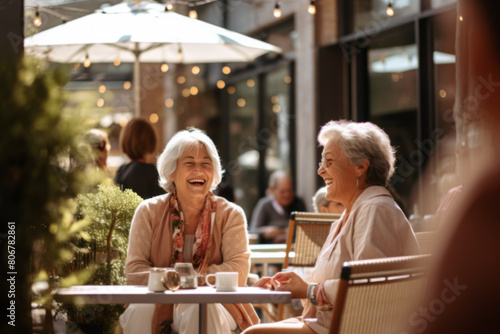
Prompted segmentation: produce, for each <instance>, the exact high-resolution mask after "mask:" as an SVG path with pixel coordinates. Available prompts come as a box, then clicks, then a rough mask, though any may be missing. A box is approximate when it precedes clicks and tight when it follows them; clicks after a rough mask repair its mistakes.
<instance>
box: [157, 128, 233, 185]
mask: <svg viewBox="0 0 500 334" xmlns="http://www.w3.org/2000/svg"><path fill="white" fill-rule="evenodd" d="M198 144H203V145H204V146H205V148H206V150H207V153H208V155H209V156H210V160H211V161H212V167H213V172H214V178H213V181H212V185H211V187H210V190H212V191H213V190H215V188H217V186H218V185H219V183H220V181H221V180H222V173H223V172H224V171H223V170H222V167H221V163H220V157H219V152H217V148H216V147H215V144H214V142H213V141H212V139H210V137H209V136H207V135H206V134H205V132H203V131H202V130H200V129H196V128H188V129H187V130H182V131H179V132H177V133H176V134H175V135H174V136H173V137H172V138H171V139H170V140H169V142H168V143H167V146H166V147H165V149H164V150H163V152H162V153H161V154H160V156H159V157H158V161H157V164H156V165H157V168H158V174H159V175H160V180H159V183H160V186H161V187H162V188H163V189H165V191H166V192H168V193H172V194H173V193H174V191H175V184H174V183H173V182H172V181H171V180H170V176H171V175H172V174H173V173H174V172H175V170H176V168H177V160H179V158H180V157H181V156H182V154H184V151H186V149H189V148H192V147H194V146H197V145H198Z"/></svg>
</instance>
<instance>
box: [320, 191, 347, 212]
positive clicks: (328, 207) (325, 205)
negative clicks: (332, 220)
mask: <svg viewBox="0 0 500 334" xmlns="http://www.w3.org/2000/svg"><path fill="white" fill-rule="evenodd" d="M313 207H314V211H315V212H319V213H338V214H341V213H342V212H344V209H345V208H344V205H343V204H342V203H339V202H335V201H329V200H327V199H326V187H321V188H319V189H318V191H316V193H315V194H314V196H313Z"/></svg>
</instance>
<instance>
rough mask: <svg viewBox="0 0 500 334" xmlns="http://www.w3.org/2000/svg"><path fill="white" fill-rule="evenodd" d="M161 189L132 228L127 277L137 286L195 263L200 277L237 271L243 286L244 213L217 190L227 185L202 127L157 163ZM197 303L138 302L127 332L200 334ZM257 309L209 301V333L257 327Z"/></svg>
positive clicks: (125, 319) (177, 138)
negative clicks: (154, 271) (158, 272)
mask: <svg viewBox="0 0 500 334" xmlns="http://www.w3.org/2000/svg"><path fill="white" fill-rule="evenodd" d="M157 165H158V173H159V175H160V185H161V186H162V187H163V188H164V189H165V190H166V191H167V192H168V194H166V195H160V196H157V197H153V198H151V199H149V200H146V201H144V202H142V203H141V204H140V205H139V207H138V208H137V211H136V213H135V215H134V218H133V221H132V225H131V228H130V239H129V246H128V254H127V262H126V267H125V272H126V275H127V281H128V283H129V284H133V285H147V282H148V273H149V271H150V269H151V268H153V267H160V268H166V267H173V266H174V265H175V263H177V262H191V263H192V264H193V267H194V268H195V269H196V271H197V272H198V273H199V274H203V275H205V274H211V273H215V272H219V271H232V272H238V281H239V282H238V283H239V285H240V286H243V285H244V284H245V282H246V279H247V276H248V271H249V258H250V252H249V250H248V243H247V242H242V240H243V241H246V240H248V238H247V232H246V230H247V227H246V219H245V214H244V212H243V210H242V209H241V208H240V207H239V206H237V205H236V204H233V203H231V202H228V201H226V200H225V199H223V198H221V197H217V196H214V195H213V194H212V191H213V190H214V189H215V188H216V187H217V185H218V184H219V183H220V181H221V175H222V170H221V165H220V160H219V154H218V153H217V149H216V148H215V145H214V143H213V142H212V140H211V139H210V138H209V137H208V136H207V135H206V134H205V133H203V132H202V131H200V130H198V129H189V130H185V131H180V132H178V133H177V134H175V135H174V136H173V137H172V139H171V140H170V141H169V142H168V144H167V146H166V147H165V150H164V151H163V153H162V154H161V155H160V157H159V158H158V163H157ZM197 307H198V305H189V304H179V305H170V304H161V305H148V304H132V305H130V306H129V307H128V308H127V310H126V311H125V313H124V314H123V315H122V316H121V317H120V324H121V326H122V327H123V329H124V332H125V333H142V334H146V333H159V332H160V331H161V327H164V326H165V325H166V326H169V324H170V323H172V321H173V323H172V326H171V327H172V330H173V331H174V332H178V333H195V332H198V328H197V326H198V320H197V317H198V311H197V310H198V309H197ZM257 322H258V318H257V316H256V314H255V311H254V310H253V308H252V306H251V305H242V304H224V305H221V304H213V305H212V304H211V305H209V307H208V321H207V325H208V331H209V332H210V333H231V332H232V331H239V330H243V329H245V328H246V327H248V326H250V325H252V324H254V323H257Z"/></svg>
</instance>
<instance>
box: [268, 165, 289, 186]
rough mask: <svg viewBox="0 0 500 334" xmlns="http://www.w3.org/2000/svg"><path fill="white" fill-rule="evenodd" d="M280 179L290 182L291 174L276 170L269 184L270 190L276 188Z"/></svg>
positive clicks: (270, 177)
mask: <svg viewBox="0 0 500 334" xmlns="http://www.w3.org/2000/svg"><path fill="white" fill-rule="evenodd" d="M279 179H289V180H290V181H291V180H292V178H291V177H290V174H288V173H287V172H285V171H284V170H276V171H274V172H273V173H272V174H271V176H269V183H268V184H267V186H268V188H269V189H274V188H276V186H277V185H278V180H279Z"/></svg>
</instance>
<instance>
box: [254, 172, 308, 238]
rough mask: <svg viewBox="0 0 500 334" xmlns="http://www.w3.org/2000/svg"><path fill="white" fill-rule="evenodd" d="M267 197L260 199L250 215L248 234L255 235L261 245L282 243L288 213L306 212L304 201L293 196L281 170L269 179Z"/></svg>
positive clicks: (287, 179)
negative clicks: (257, 235) (257, 236)
mask: <svg viewBox="0 0 500 334" xmlns="http://www.w3.org/2000/svg"><path fill="white" fill-rule="evenodd" d="M268 189H269V193H270V194H269V195H268V196H266V197H264V198H261V199H260V200H259V201H258V202H257V205H256V206H255V209H254V210H253V213H252V219H251V223H250V232H251V233H257V234H259V237H260V242H261V243H284V242H286V233H287V230H288V222H289V219H290V213H292V212H293V211H306V205H305V204H304V201H303V200H302V199H301V198H299V197H297V196H295V193H294V190H293V182H292V179H291V178H290V176H289V175H288V174H287V173H286V172H284V171H281V170H278V171H275V172H273V173H272V174H271V176H270V177H269V188H268Z"/></svg>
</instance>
